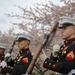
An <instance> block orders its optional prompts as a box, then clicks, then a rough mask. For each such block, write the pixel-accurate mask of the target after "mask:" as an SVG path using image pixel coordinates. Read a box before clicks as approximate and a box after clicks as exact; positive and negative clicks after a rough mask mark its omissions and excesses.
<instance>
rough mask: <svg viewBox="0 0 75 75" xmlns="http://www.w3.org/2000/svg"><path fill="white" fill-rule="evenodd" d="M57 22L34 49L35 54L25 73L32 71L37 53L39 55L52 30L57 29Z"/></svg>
mask: <svg viewBox="0 0 75 75" xmlns="http://www.w3.org/2000/svg"><path fill="white" fill-rule="evenodd" d="M58 24H59V23H58V22H56V23H55V24H54V27H53V28H52V29H51V31H50V33H49V34H48V35H45V37H44V40H43V43H42V44H41V45H40V47H39V48H38V50H37V51H36V53H35V55H34V56H33V59H32V61H31V63H30V65H29V67H28V69H27V72H26V75H28V74H30V73H31V72H32V70H33V67H34V65H35V62H36V60H37V58H38V57H39V55H40V53H41V51H42V49H43V48H44V47H45V45H46V44H47V42H48V40H49V37H50V35H51V34H52V33H53V32H55V31H56V29H57V27H58Z"/></svg>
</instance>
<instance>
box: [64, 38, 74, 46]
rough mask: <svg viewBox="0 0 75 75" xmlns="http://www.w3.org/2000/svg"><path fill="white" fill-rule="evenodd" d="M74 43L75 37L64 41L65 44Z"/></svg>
mask: <svg viewBox="0 0 75 75" xmlns="http://www.w3.org/2000/svg"><path fill="white" fill-rule="evenodd" d="M73 43H75V38H72V39H69V40H66V41H64V44H65V45H69V44H73Z"/></svg>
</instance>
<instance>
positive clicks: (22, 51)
mask: <svg viewBox="0 0 75 75" xmlns="http://www.w3.org/2000/svg"><path fill="white" fill-rule="evenodd" d="M28 51H30V50H29V48H26V49H22V50H20V51H19V53H20V54H22V53H27V52H28Z"/></svg>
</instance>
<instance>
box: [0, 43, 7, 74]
mask: <svg viewBox="0 0 75 75" xmlns="http://www.w3.org/2000/svg"><path fill="white" fill-rule="evenodd" d="M6 47H7V46H6V44H4V43H0V63H1V62H2V61H3V60H4V53H5V50H6ZM0 70H1V66H0ZM0 75H4V74H1V72H0Z"/></svg>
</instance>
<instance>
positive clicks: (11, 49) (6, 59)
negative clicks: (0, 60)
mask: <svg viewBox="0 0 75 75" xmlns="http://www.w3.org/2000/svg"><path fill="white" fill-rule="evenodd" d="M16 39H17V38H16ZM16 39H15V40H14V41H13V44H12V46H11V48H10V50H9V53H10V54H11V53H12V51H13V48H14V45H15V42H16ZM9 58H10V57H6V58H5V59H4V60H5V61H6V62H7V61H8V59H9Z"/></svg>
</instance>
